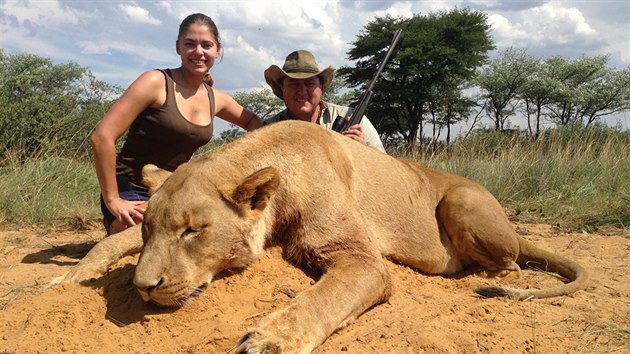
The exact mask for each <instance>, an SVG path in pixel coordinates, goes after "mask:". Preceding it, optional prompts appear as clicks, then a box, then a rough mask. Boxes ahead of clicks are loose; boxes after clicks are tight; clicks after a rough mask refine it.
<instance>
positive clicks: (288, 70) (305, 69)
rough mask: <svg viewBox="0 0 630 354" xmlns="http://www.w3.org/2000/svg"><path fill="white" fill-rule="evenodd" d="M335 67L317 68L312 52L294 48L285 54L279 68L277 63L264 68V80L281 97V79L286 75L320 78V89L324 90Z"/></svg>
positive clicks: (300, 77) (330, 79) (294, 77)
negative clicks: (293, 50) (285, 56)
mask: <svg viewBox="0 0 630 354" xmlns="http://www.w3.org/2000/svg"><path fill="white" fill-rule="evenodd" d="M334 71H335V68H334V67H333V66H329V67H327V68H326V69H324V70H319V66H317V61H315V57H314V56H313V54H312V53H311V52H309V51H307V50H296V51H295V52H293V53H291V54H289V55H287V58H286V59H285V60H284V65H283V66H282V69H280V68H279V67H278V66H277V65H272V66H270V67H269V68H267V70H265V81H267V83H268V84H269V86H271V90H272V91H273V93H274V94H275V95H276V96H278V97H280V98H282V79H284V78H285V77H286V76H288V77H290V78H293V79H308V78H311V77H313V76H319V77H321V78H322V91H323V92H325V91H326V89H327V88H328V86H330V83H331V81H332V79H333V73H334Z"/></svg>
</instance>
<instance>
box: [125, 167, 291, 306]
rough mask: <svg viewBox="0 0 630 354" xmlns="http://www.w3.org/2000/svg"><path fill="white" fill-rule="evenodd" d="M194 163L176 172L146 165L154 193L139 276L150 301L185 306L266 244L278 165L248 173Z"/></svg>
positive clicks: (138, 282)
mask: <svg viewBox="0 0 630 354" xmlns="http://www.w3.org/2000/svg"><path fill="white" fill-rule="evenodd" d="M195 162H196V161H195ZM195 162H190V163H188V164H185V165H183V166H181V167H180V168H179V169H178V170H177V171H176V172H174V173H173V174H169V173H168V172H166V171H163V170H160V169H158V168H157V167H155V166H152V165H148V166H145V168H144V169H143V176H144V181H145V183H146V184H147V185H148V186H149V188H150V190H151V194H152V196H151V200H150V202H149V206H148V208H147V210H146V213H145V215H144V221H143V224H142V238H143V242H144V248H143V250H142V254H141V256H140V260H139V261H138V265H137V268H136V272H135V276H134V280H133V281H134V284H135V285H136V287H137V288H138V290H139V291H140V294H141V295H142V297H143V299H144V300H145V301H149V300H152V301H154V302H156V303H158V304H160V305H166V306H171V305H182V304H184V303H186V301H187V300H188V299H189V298H190V297H191V295H194V294H196V293H197V292H198V291H199V288H200V287H202V286H204V285H205V284H207V283H208V282H210V281H211V280H212V277H213V276H214V275H215V274H216V273H218V272H220V271H222V270H224V269H228V268H238V267H244V266H246V265H248V264H249V263H251V262H252V261H253V260H255V259H256V257H257V256H258V254H259V253H260V252H261V251H262V248H263V246H264V242H265V241H264V238H265V233H266V231H267V230H266V226H265V223H264V221H263V220H262V219H263V218H262V216H263V212H264V210H265V209H266V208H267V205H268V202H269V200H270V198H271V197H272V195H273V194H274V193H275V191H276V190H277V189H278V185H279V177H278V173H277V171H276V170H275V169H274V168H271V167H268V168H264V169H261V170H259V171H257V172H255V173H253V174H251V175H249V176H246V177H242V176H239V175H238V173H236V172H233V173H232V174H230V172H229V171H222V172H221V173H216V172H217V171H213V172H214V173H209V172H207V170H208V169H207V166H206V168H205V169H202V167H203V166H202V165H201V164H199V163H195Z"/></svg>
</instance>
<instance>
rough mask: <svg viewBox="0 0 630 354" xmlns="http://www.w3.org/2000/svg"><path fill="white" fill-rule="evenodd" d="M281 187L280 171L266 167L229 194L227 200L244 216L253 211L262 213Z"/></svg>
mask: <svg viewBox="0 0 630 354" xmlns="http://www.w3.org/2000/svg"><path fill="white" fill-rule="evenodd" d="M279 185H280V176H279V175H278V171H277V170H276V169H275V168H273V167H265V168H263V169H262V170H258V171H256V172H254V173H252V174H251V175H249V176H247V177H246V178H245V179H244V180H243V181H242V182H241V183H240V184H239V185H238V186H237V187H236V188H234V189H233V190H232V192H231V193H229V197H228V198H227V199H229V200H230V201H231V202H233V203H234V204H235V205H236V207H237V208H238V209H239V211H240V212H241V215H242V216H245V215H248V214H249V213H250V212H252V211H254V212H262V211H263V210H264V209H265V208H266V207H267V204H268V203H269V199H271V197H272V196H273V195H274V193H275V192H276V191H277V190H278V186H279Z"/></svg>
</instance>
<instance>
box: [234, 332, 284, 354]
mask: <svg viewBox="0 0 630 354" xmlns="http://www.w3.org/2000/svg"><path fill="white" fill-rule="evenodd" d="M235 352H236V353H237V354H280V353H282V348H281V347H280V345H279V344H278V343H277V342H276V341H273V340H271V339H269V338H265V336H264V335H262V334H261V333H260V332H258V331H249V332H247V334H245V335H244V336H243V337H242V338H241V339H240V340H239V341H238V343H237V344H236V350H235Z"/></svg>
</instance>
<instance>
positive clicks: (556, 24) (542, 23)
mask: <svg viewBox="0 0 630 354" xmlns="http://www.w3.org/2000/svg"><path fill="white" fill-rule="evenodd" d="M562 5H563V4H562V3H561V2H560V3H547V4H544V5H542V6H539V7H534V8H531V9H528V10H525V11H522V12H519V13H517V14H516V15H514V16H512V17H511V18H508V17H506V16H504V15H502V14H498V13H493V14H491V15H489V16H488V20H489V22H490V23H491V26H492V30H493V37H494V39H495V43H496V45H497V46H498V47H508V46H516V47H527V48H532V47H537V46H544V47H557V46H563V45H570V44H572V43H580V42H581V43H585V42H588V41H593V40H595V39H596V37H597V34H598V33H597V31H596V30H595V29H593V27H592V26H591V25H590V24H589V23H588V22H587V21H586V19H585V18H584V15H583V14H582V13H581V12H580V11H579V10H578V9H576V8H565V7H563V6H562Z"/></svg>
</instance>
